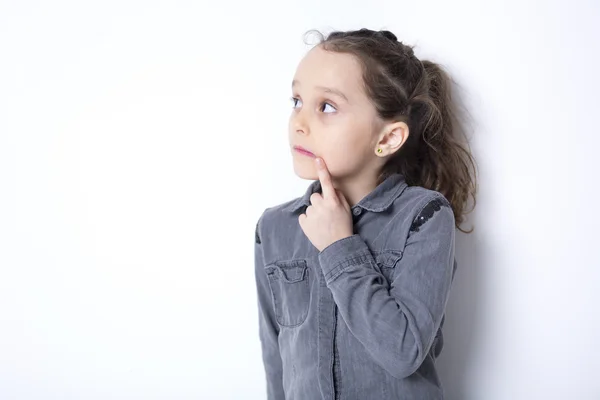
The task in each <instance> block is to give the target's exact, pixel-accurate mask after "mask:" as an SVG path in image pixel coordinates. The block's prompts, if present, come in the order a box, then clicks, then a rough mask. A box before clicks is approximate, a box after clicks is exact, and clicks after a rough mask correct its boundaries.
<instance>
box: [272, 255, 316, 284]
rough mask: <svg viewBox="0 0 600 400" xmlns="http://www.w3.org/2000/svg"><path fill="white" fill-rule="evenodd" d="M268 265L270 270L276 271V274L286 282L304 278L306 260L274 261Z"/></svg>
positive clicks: (298, 280)
mask: <svg viewBox="0 0 600 400" xmlns="http://www.w3.org/2000/svg"><path fill="white" fill-rule="evenodd" d="M268 267H274V268H271V270H272V271H278V275H279V276H280V277H281V278H282V279H283V280H284V281H286V282H288V283H294V282H300V281H302V280H304V276H305V274H306V268H307V266H306V260H289V261H276V262H274V263H273V264H271V265H270V266H268Z"/></svg>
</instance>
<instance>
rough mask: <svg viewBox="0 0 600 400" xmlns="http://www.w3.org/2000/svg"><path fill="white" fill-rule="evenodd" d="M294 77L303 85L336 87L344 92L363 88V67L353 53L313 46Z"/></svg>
mask: <svg viewBox="0 0 600 400" xmlns="http://www.w3.org/2000/svg"><path fill="white" fill-rule="evenodd" d="M294 79H295V80H297V81H299V82H300V85H301V86H302V87H308V86H327V87H335V88H336V89H338V90H341V91H342V92H344V93H350V92H352V91H361V90H362V69H361V66H360V64H359V62H358V60H357V59H356V58H355V57H354V56H353V55H351V54H347V53H337V52H333V51H326V50H323V49H322V48H321V47H320V46H315V47H314V48H312V49H311V50H310V51H309V52H308V53H307V54H306V55H305V56H304V58H302V60H301V61H300V63H299V64H298V68H297V69H296V74H295V75H294Z"/></svg>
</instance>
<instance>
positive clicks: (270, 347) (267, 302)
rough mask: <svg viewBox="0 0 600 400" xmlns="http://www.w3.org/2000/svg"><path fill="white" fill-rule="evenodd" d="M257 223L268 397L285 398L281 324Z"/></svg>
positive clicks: (256, 256)
mask: <svg viewBox="0 0 600 400" xmlns="http://www.w3.org/2000/svg"><path fill="white" fill-rule="evenodd" d="M259 224H260V219H259V222H258V223H257V224H256V233H255V243H254V272H255V277H256V289H257V298H258V330H259V338H260V343H261V351H262V359H263V364H264V368H265V375H266V378H267V399H268V400H284V399H285V396H284V392H283V371H282V365H281V356H280V355H279V342H278V339H277V337H278V334H279V326H278V325H277V321H276V320H275V314H274V312H273V303H272V302H271V289H270V288H269V282H268V278H267V274H266V273H265V265H264V257H263V249H262V244H261V238H260V236H259V231H258V225H259Z"/></svg>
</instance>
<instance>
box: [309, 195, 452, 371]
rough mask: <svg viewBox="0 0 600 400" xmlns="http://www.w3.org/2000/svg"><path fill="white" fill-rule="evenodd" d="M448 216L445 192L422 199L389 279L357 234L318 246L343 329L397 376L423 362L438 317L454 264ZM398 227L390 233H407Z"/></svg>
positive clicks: (448, 287) (444, 303)
mask: <svg viewBox="0 0 600 400" xmlns="http://www.w3.org/2000/svg"><path fill="white" fill-rule="evenodd" d="M454 222H455V221H454V214H453V212H452V209H451V207H450V205H449V203H448V202H447V200H446V199H445V198H444V197H442V196H441V195H439V196H436V197H435V198H433V199H429V201H428V202H426V204H425V206H423V207H422V209H421V210H420V212H418V213H417V217H416V218H415V219H414V221H413V223H412V226H411V229H410V233H409V234H408V238H407V239H406V245H405V247H404V251H403V254H402V257H401V258H400V260H399V261H398V262H397V264H396V265H395V268H394V274H393V278H392V281H391V282H390V284H389V285H388V284H387V281H386V280H385V278H384V277H383V275H381V273H380V272H378V270H377V268H375V265H376V264H375V260H374V258H373V255H372V254H371V252H370V250H369V248H368V247H367V244H366V243H365V241H364V240H363V239H362V238H361V237H360V236H359V235H358V234H355V235H353V236H350V237H347V238H344V239H341V240H338V241H336V242H334V243H332V244H331V245H329V246H328V247H326V248H325V249H323V251H321V252H320V253H319V262H320V264H321V267H322V269H323V274H324V276H325V279H326V283H327V286H328V287H329V288H330V290H331V292H332V294H333V298H334V300H335V302H336V304H337V306H338V309H339V312H340V314H341V315H342V317H343V318H344V321H345V322H346V324H347V325H348V328H349V330H350V331H351V332H352V334H353V335H354V336H355V337H356V338H357V339H358V340H359V341H360V342H361V343H362V344H363V345H364V347H365V348H366V350H367V352H368V353H369V354H370V355H371V356H372V357H373V360H374V361H375V362H377V363H378V364H379V365H381V366H382V367H383V368H384V369H385V370H386V371H388V372H389V373H390V374H391V375H392V376H395V377H396V378H398V379H401V378H404V377H407V376H409V375H411V374H413V373H414V372H415V371H416V370H417V369H418V368H419V367H420V365H421V364H422V363H423V360H424V359H425V357H426V355H427V353H428V351H429V349H430V348H431V346H432V343H433V341H434V339H435V335H436V333H437V330H438V328H439V326H440V323H441V320H442V318H443V315H444V310H445V307H446V303H447V300H448V297H449V291H450V286H451V282H452V278H453V271H454V240H455V228H454ZM397 228H399V227H396V231H394V230H392V232H391V235H402V234H404V235H406V233H405V232H404V233H402V232H400V229H397ZM402 239H404V238H402Z"/></svg>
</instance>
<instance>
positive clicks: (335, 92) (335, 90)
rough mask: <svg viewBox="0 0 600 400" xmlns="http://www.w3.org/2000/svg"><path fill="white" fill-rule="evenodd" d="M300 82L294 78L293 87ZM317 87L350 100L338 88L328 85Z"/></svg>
mask: <svg viewBox="0 0 600 400" xmlns="http://www.w3.org/2000/svg"><path fill="white" fill-rule="evenodd" d="M299 83H300V82H298V81H297V80H296V79H294V80H293V81H292V87H294V86H296V85H297V84H299ZM315 88H316V89H320V90H322V91H324V92H326V93H331V94H335V95H337V96H340V97H341V98H343V99H344V100H346V101H348V98H347V97H346V95H345V94H344V93H342V92H341V91H339V90H337V89H333V88H330V87H326V86H315Z"/></svg>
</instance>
